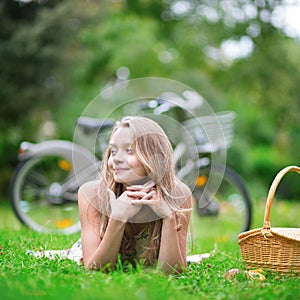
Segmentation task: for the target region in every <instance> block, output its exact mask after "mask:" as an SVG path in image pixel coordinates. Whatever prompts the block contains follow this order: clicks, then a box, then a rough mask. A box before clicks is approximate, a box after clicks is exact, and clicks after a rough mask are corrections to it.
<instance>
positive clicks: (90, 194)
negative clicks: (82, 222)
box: [78, 180, 100, 206]
mask: <svg viewBox="0 0 300 300" xmlns="http://www.w3.org/2000/svg"><path fill="white" fill-rule="evenodd" d="M99 185H100V181H99V180H91V181H88V182H85V183H84V184H82V185H81V186H80V188H79V190H78V194H80V195H81V196H82V197H81V198H83V199H85V200H86V201H88V202H90V203H91V204H93V205H94V206H97V198H98V191H99Z"/></svg>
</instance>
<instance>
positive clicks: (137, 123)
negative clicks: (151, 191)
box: [98, 117, 182, 265]
mask: <svg viewBox="0 0 300 300" xmlns="http://www.w3.org/2000/svg"><path fill="white" fill-rule="evenodd" d="M124 127H125V128H130V129H131V130H132V132H133V134H134V143H133V149H134V151H135V153H136V155H137V157H138V159H139V160H140V162H141V163H142V164H143V166H144V168H145V170H146V172H147V175H148V177H149V179H151V180H153V181H154V182H155V187H156V192H157V194H158V195H159V198H160V199H164V201H166V202H167V203H168V204H169V206H170V207H171V208H172V209H173V210H179V207H180V205H179V204H178V199H176V197H175V194H174V191H175V185H176V176H175V169H174V166H173V150H172V146H171V143H170V141H169V139H168V137H167V135H166V134H165V132H164V131H163V129H162V128H161V127H160V126H159V125H158V124H157V123H156V122H155V121H153V120H151V119H149V118H145V117H125V118H124V119H122V120H121V121H119V122H117V123H116V125H115V127H114V129H113V131H112V134H111V136H113V135H114V133H115V132H116V131H117V130H118V129H119V128H124ZM109 156H110V149H109V148H108V149H107V151H106V153H105V155H104V159H103V166H102V171H101V175H100V186H99V191H98V207H99V211H100V224H102V227H101V231H100V235H101V238H102V237H103V235H104V233H105V230H106V227H107V224H108V220H109V215H110V204H109V197H108V193H107V188H110V189H111V190H112V191H113V192H114V193H115V195H116V197H119V196H120V195H121V194H122V193H123V191H124V190H123V184H122V183H118V182H115V181H114V178H113V176H112V174H111V173H110V171H109V168H108V159H109ZM181 204H182V203H181ZM147 223H148V233H149V234H150V238H149V241H150V244H149V245H145V246H144V251H143V252H142V254H141V255H140V257H139V259H143V260H144V264H146V265H152V264H153V263H154V262H155V260H156V259H157V257H158V252H159V247H160V239H161V228H162V220H161V219H155V220H151V221H148V222H147ZM134 246H135V236H134V224H131V223H127V224H126V227H125V232H124V236H123V240H122V242H121V247H120V254H121V256H123V257H125V256H130V255H128V254H130V253H131V252H134Z"/></svg>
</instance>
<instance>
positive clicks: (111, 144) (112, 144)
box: [108, 143, 132, 148]
mask: <svg viewBox="0 0 300 300" xmlns="http://www.w3.org/2000/svg"><path fill="white" fill-rule="evenodd" d="M108 145H109V146H110V147H116V148H117V147H119V146H118V145H116V144H114V143H109V144H108ZM122 146H126V147H128V146H130V147H131V146H132V144H131V143H125V144H124V145H122Z"/></svg>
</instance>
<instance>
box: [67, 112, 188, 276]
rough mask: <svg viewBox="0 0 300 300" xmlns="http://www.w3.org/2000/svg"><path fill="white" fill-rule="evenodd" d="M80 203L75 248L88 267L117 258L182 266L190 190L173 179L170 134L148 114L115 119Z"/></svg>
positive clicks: (104, 266)
mask: <svg viewBox="0 0 300 300" xmlns="http://www.w3.org/2000/svg"><path fill="white" fill-rule="evenodd" d="M78 205H79V214H80V222H81V243H77V246H76V247H77V248H78V246H79V248H80V251H81V247H82V257H83V263H84V265H85V267H86V268H87V269H96V270H105V269H113V268H114V267H115V265H116V263H117V260H118V258H120V259H121V261H122V262H129V263H132V264H135V263H136V262H139V263H142V264H144V265H147V266H154V265H158V266H159V267H161V268H162V269H163V270H164V271H165V272H167V273H172V272H180V271H181V270H182V268H184V267H185V266H186V242H187V232H188V225H189V221H190V212H191V207H192V197H191V191H190V190H189V188H188V187H187V186H186V185H185V184H184V183H183V182H181V181H180V180H178V179H177V178H176V176H175V172H174V166H173V160H172V147H171V144H170V142H169V139H168V137H167V136H166V134H165V132H164V131H163V130H162V128H161V127H160V126H159V125H158V124H157V123H156V122H154V121H152V120H151V119H148V118H144V117H126V118H124V119H122V120H121V121H120V122H118V123H117V124H116V126H115V128H114V129H113V132H112V135H111V138H110V141H109V147H108V149H107V152H106V154H105V157H104V160H103V169H102V171H101V175H100V180H99V181H93V182H87V183H85V184H84V185H83V186H81V187H80V189H79V192H78ZM69 258H70V257H69Z"/></svg>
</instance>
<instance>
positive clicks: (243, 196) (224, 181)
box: [193, 164, 252, 240]
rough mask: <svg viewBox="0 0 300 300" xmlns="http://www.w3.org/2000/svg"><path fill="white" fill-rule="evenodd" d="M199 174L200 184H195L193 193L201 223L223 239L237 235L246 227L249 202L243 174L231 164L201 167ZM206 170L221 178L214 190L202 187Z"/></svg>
mask: <svg viewBox="0 0 300 300" xmlns="http://www.w3.org/2000/svg"><path fill="white" fill-rule="evenodd" d="M200 174H201V175H200V176H202V177H203V176H204V180H203V178H202V184H200V183H199V184H198V185H197V184H196V185H195V188H194V190H193V196H194V198H195V203H196V207H195V208H196V209H195V210H196V212H197V215H198V216H199V217H200V218H199V219H201V221H202V223H203V224H202V225H201V226H207V227H208V228H214V231H216V232H217V236H218V238H220V239H223V240H227V239H236V238H237V235H238V234H239V233H241V232H243V231H247V230H249V229H250V227H251V220H252V205H251V200H250V196H249V193H248V191H247V188H246V185H245V183H244V181H243V179H242V177H241V176H240V175H239V174H238V173H237V172H236V171H234V170H233V169H232V168H230V167H228V166H223V165H218V164H214V165H210V166H207V167H205V168H203V169H200ZM209 174H213V175H212V176H220V179H221V180H220V182H221V183H220V186H219V188H218V190H217V191H216V192H215V193H210V191H209V190H208V189H207V188H206V189H205V184H206V181H205V177H206V179H207V178H208V176H209ZM205 219H206V220H205ZM207 219H208V220H207ZM205 223H206V224H205ZM210 226H213V227H210Z"/></svg>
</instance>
